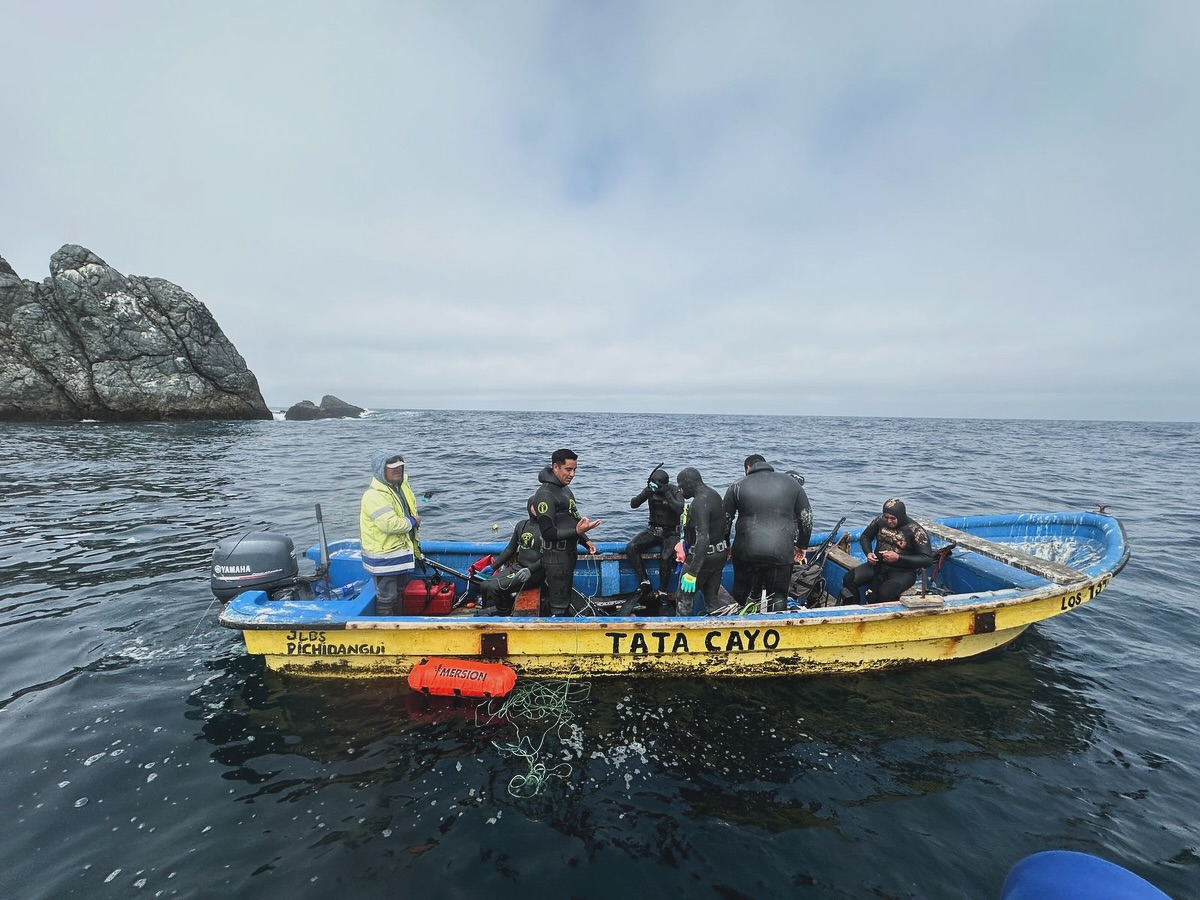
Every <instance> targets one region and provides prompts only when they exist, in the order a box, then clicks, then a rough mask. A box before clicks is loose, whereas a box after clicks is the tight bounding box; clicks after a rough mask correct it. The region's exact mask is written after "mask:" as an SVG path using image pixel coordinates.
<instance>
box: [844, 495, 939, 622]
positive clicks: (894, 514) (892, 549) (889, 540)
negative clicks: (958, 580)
mask: <svg viewBox="0 0 1200 900" xmlns="http://www.w3.org/2000/svg"><path fill="white" fill-rule="evenodd" d="M872 543H873V544H874V549H872ZM858 545H859V546H860V547H862V551H863V553H865V554H866V556H867V561H866V562H865V563H863V564H862V565H861V566H855V567H854V568H853V569H851V570H850V571H849V572H847V573H846V577H844V578H843V579H842V592H841V594H840V595H839V596H838V601H839V602H840V603H841V605H842V606H857V605H858V604H860V603H890V602H891V601H893V600H899V599H900V595H901V594H903V593H904V592H905V591H906V590H908V589H909V588H910V587H912V586H913V585H914V584H916V583H917V573H918V572H920V571H921V570H922V569H924V568H925V567H926V566H931V565H933V560H934V553H933V547H932V546H930V544H929V535H927V534H926V533H925V529H924V528H922V527H921V526H920V525H918V524H917V523H916V522H911V521H909V518H908V510H906V509H905V507H904V501H903V500H901V499H899V498H898V497H893V498H892V499H891V500H888V501H887V502H886V503H884V504H883V513H882V514H881V515H878V516H876V517H875V518H874V519H872V520H871V524H870V525H868V526H867V527H866V528H864V529H863V533H862V536H861V537H859V539H858ZM865 584H869V585H870V587H868V588H867V591H866V597H860V596H859V588H861V587H862V586H863V585H865Z"/></svg>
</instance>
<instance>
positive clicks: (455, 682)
mask: <svg viewBox="0 0 1200 900" xmlns="http://www.w3.org/2000/svg"><path fill="white" fill-rule="evenodd" d="M516 683H517V673H516V672H514V671H513V670H512V669H510V668H509V667H508V666H506V665H504V664H502V663H486V662H478V661H477V660H473V659H437V658H432V659H422V660H421V661H420V662H419V663H417V664H416V665H415V666H413V667H412V671H411V672H409V673H408V686H409V687H410V688H412V689H413V690H414V691H420V692H421V693H423V694H435V695H437V696H439V697H503V696H504V695H505V694H507V693H508V692H509V691H511V690H512V689H513V685H514V684H516Z"/></svg>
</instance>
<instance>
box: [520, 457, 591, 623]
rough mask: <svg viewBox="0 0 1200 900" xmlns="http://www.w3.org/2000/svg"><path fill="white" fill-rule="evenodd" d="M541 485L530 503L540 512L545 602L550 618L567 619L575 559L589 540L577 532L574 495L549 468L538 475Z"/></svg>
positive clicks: (538, 521) (538, 517)
mask: <svg viewBox="0 0 1200 900" xmlns="http://www.w3.org/2000/svg"><path fill="white" fill-rule="evenodd" d="M538 481H539V482H540V483H541V484H540V486H539V487H538V489H537V490H536V491H535V492H534V495H533V497H531V498H530V502H531V503H533V505H534V506H533V508H534V510H535V511H536V512H537V525H538V528H539V530H540V531H541V533H542V566H543V568H544V569H545V572H546V600H547V602H548V603H549V606H550V615H552V616H565V615H567V614H568V612H569V609H568V607H569V606H570V603H571V586H572V584H573V582H574V580H575V560H576V559H578V557H579V547H580V546H584V547H586V546H587V543H588V539H587V538H586V537H584V536H583V535H581V534H577V533H576V531H575V525H576V524H577V523H578V522H579V520H580V519H581V518H582V516H580V515H579V510H578V509H576V508H575V495H574V494H573V493H571V489H570V488H569V487H567V486H566V485H565V484H563V483H562V482H561V481H559V480H558V476H557V475H555V474H554V469H552V468H551V467H550V466H546V468H544V469H542V471H541V472H540V473H538Z"/></svg>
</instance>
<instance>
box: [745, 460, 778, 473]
mask: <svg viewBox="0 0 1200 900" xmlns="http://www.w3.org/2000/svg"><path fill="white" fill-rule="evenodd" d="M774 471H775V467H774V466H773V465H771V464H770V463H769V462H766V461H765V460H764V461H763V462H756V463H755V464H754V465H752V466H751V467H750V471H749V472H747V473H746V474H747V475H753V474H754V473H755V472H774Z"/></svg>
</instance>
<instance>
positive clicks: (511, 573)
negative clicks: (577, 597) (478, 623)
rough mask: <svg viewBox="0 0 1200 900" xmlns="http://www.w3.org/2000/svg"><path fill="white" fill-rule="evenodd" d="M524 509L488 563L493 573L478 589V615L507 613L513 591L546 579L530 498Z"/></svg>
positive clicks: (540, 542) (509, 610)
mask: <svg viewBox="0 0 1200 900" xmlns="http://www.w3.org/2000/svg"><path fill="white" fill-rule="evenodd" d="M525 511H526V512H527V513H528V514H529V515H528V518H525V519H522V520H521V521H520V522H518V523H517V524H516V526H515V527H514V528H513V533H512V537H511V538H509V541H508V546H507V547H505V548H504V549H503V550H501V551H500V555H499V556H497V557H495V558H494V559H493V560H492V562H491V565H492V566H493V567H494V568H495V574H493V575H492V577H491V578H489V579H488V580H487V581H485V582H484V583H483V587H482V588H480V593H481V594H482V596H483V608H482V609H481V610H480V611H479V613H478V614H479V615H484V616H487V615H500V616H507V615H509V614H510V613H511V612H512V609H513V602H514V601H515V600H516V599H517V594H519V593H520V592H521V591H523V590H526V589H528V588H535V587H541V585H542V582H543V581H545V580H546V571H545V569H544V568H543V567H542V531H541V529H540V528H538V524H537V515H536V513H535V512H534V506H533V500H532V499H531V500H530V501H529V503H527V504H526V509H525Z"/></svg>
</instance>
